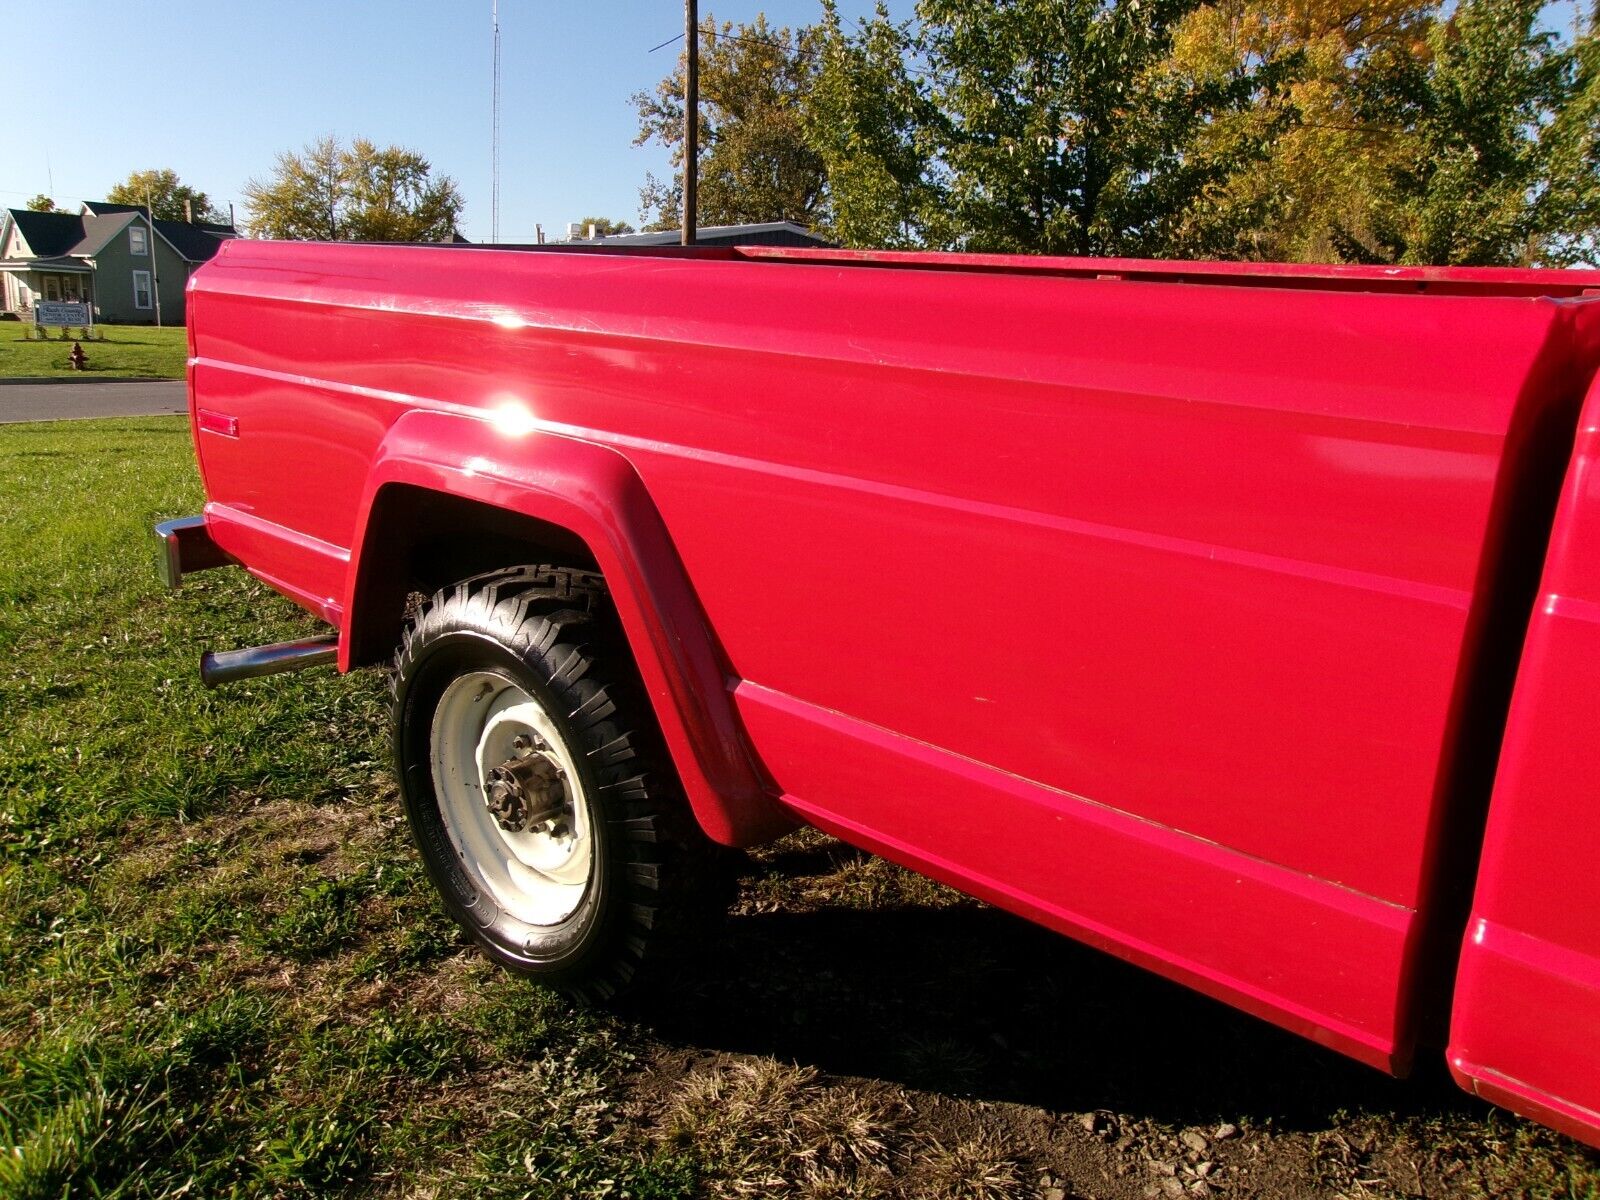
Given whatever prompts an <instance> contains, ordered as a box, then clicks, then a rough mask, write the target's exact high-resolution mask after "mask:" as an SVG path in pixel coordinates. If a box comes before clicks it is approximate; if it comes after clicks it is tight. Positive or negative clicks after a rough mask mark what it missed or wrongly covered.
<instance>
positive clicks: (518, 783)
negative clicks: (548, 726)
mask: <svg viewBox="0 0 1600 1200" xmlns="http://www.w3.org/2000/svg"><path fill="white" fill-rule="evenodd" d="M512 749H513V750H515V751H517V752H518V753H517V754H516V755H515V756H513V757H511V758H508V759H506V761H505V762H503V763H501V764H500V765H499V766H498V767H491V768H490V769H489V772H488V774H487V775H486V776H485V777H484V789H483V802H484V804H485V805H486V806H487V807H488V809H489V813H490V815H491V816H493V817H494V819H495V821H496V822H497V823H498V824H499V826H500V828H501V829H504V830H506V831H507V832H508V833H520V832H522V831H523V830H524V829H527V828H529V827H530V826H533V827H537V826H539V825H543V824H544V823H545V822H547V821H553V820H554V819H555V818H557V817H559V816H560V815H561V813H562V811H563V810H564V809H565V808H566V803H567V789H566V785H565V784H564V783H563V782H562V777H563V775H564V774H565V772H564V771H562V769H561V768H560V767H559V766H557V765H556V764H555V763H554V762H552V761H551V760H550V759H548V758H546V757H545V756H544V755H543V754H540V753H537V752H536V751H535V749H534V747H533V744H532V743H531V742H530V741H529V740H528V739H527V738H525V737H521V736H519V737H518V738H517V739H516V740H515V741H514V742H513V743H512Z"/></svg>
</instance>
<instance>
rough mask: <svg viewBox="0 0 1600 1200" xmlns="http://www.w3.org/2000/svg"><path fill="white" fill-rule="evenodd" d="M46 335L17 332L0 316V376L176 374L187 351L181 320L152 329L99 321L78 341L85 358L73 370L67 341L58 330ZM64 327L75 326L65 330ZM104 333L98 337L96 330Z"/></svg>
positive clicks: (160, 376) (18, 329) (172, 376)
mask: <svg viewBox="0 0 1600 1200" xmlns="http://www.w3.org/2000/svg"><path fill="white" fill-rule="evenodd" d="M48 332H49V334H50V338H49V340H48V341H32V340H28V339H25V338H24V337H23V333H24V327H23V326H22V324H21V323H20V322H16V321H0V380H4V379H47V378H52V377H55V376H60V377H61V378H63V379H78V380H84V379H182V378H183V370H184V363H185V361H186V359H187V358H188V354H189V343H188V335H187V331H186V330H185V329H184V328H183V327H182V326H181V325H178V326H166V327H163V328H161V329H156V328H155V327H153V326H144V325H101V326H99V327H97V328H96V330H95V335H96V336H95V337H93V338H91V339H89V340H87V341H85V342H83V343H82V345H83V352H84V354H85V356H86V357H87V362H86V364H85V367H84V369H83V370H82V371H76V370H73V368H72V365H71V362H70V360H69V357H68V356H69V355H70V354H71V353H72V341H73V339H70V338H69V339H68V340H67V341H60V340H59V338H60V334H61V331H60V330H59V329H51V330H49V331H48ZM70 332H76V331H75V330H74V331H70ZM102 333H103V334H105V340H104V341H101V340H100V337H99V335H100V334H102Z"/></svg>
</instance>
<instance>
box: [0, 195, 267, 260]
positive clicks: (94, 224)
mask: <svg viewBox="0 0 1600 1200" xmlns="http://www.w3.org/2000/svg"><path fill="white" fill-rule="evenodd" d="M83 207H84V211H83V212H82V213H41V212H33V211H31V210H29V209H26V208H12V209H7V210H6V211H7V212H8V213H9V214H10V216H11V219H12V220H13V221H15V222H16V224H17V228H18V229H20V230H21V231H22V237H23V240H24V241H26V242H27V243H28V249H30V250H32V251H33V254H34V257H35V258H40V259H42V258H58V257H61V256H62V255H69V254H70V255H73V256H74V257H76V258H92V257H94V255H96V254H98V253H100V251H102V250H104V249H105V248H106V246H107V245H109V244H110V242H111V239H112V238H114V237H116V236H117V234H119V233H121V232H122V231H123V230H124V229H126V228H127V227H128V226H129V225H131V224H133V223H134V221H136V220H138V219H139V218H140V217H141V216H143V215H144V209H142V208H140V207H138V206H137V205H133V204H107V203H106V202H105V201H103V200H90V201H86V202H85V203H84V206H83ZM155 227H156V232H157V233H159V234H160V235H161V236H162V237H163V238H165V239H166V240H167V243H168V244H169V245H170V246H171V247H172V248H173V249H174V250H176V251H177V252H178V254H179V255H180V256H181V257H183V258H186V259H188V260H189V261H190V262H195V263H202V262H209V261H210V260H211V258H212V257H213V256H214V255H215V254H216V252H217V247H219V246H221V245H222V243H223V242H224V241H225V240H226V239H228V238H230V237H235V236H237V235H236V234H235V232H234V230H233V228H232V227H231V226H228V225H217V224H213V223H211V222H209V221H196V222H194V223H193V224H190V223H188V222H186V221H166V220H163V219H162V218H160V217H157V218H156V221H155Z"/></svg>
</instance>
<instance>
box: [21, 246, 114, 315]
mask: <svg viewBox="0 0 1600 1200" xmlns="http://www.w3.org/2000/svg"><path fill="white" fill-rule="evenodd" d="M0 281H3V287H0V304H3V306H4V307H3V309H0V311H4V312H5V313H7V314H11V315H15V316H16V317H17V318H18V319H19V320H23V321H31V320H33V306H34V305H35V304H36V303H38V302H39V301H41V300H44V301H51V300H84V301H88V302H89V303H90V304H93V303H94V273H93V272H92V271H91V270H90V269H89V268H88V267H87V266H84V265H83V264H81V263H79V262H77V261H75V260H73V259H66V260H61V259H50V260H43V259H38V260H33V261H23V262H7V263H0Z"/></svg>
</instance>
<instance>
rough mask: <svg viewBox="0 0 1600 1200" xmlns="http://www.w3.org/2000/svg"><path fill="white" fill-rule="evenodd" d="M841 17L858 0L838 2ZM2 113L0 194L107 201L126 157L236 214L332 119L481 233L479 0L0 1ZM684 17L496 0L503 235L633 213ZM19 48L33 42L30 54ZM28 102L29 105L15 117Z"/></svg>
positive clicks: (650, 164) (792, 7) (483, 95)
mask: <svg viewBox="0 0 1600 1200" xmlns="http://www.w3.org/2000/svg"><path fill="white" fill-rule="evenodd" d="M700 7H701V19H702V20H705V19H707V14H706V10H707V9H708V8H709V9H711V10H712V11H714V12H715V15H716V16H717V17H718V18H719V19H728V20H735V21H738V20H749V19H751V18H753V17H754V15H755V14H756V13H757V12H760V11H765V12H766V13H767V15H768V18H769V20H771V21H772V22H773V23H774V24H779V25H783V24H795V23H802V22H810V21H814V20H816V18H817V15H818V13H819V12H820V6H819V5H818V4H817V3H816V0H764V2H760V0H752V2H746V3H729V4H726V5H712V4H711V3H710V0H701V2H700ZM839 7H840V10H841V11H842V12H843V13H844V14H845V16H846V17H847V18H848V17H851V16H853V15H855V14H859V13H865V12H866V11H868V10H869V9H870V7H871V5H870V2H868V0H842V2H841V4H840V6H839ZM6 8H7V9H8V12H7V14H6V15H7V28H8V32H9V34H10V36H9V38H8V44H9V45H10V47H11V49H12V53H11V54H10V55H9V56H8V58H7V63H6V71H5V79H6V85H7V86H6V89H5V90H6V93H7V105H6V108H7V112H6V116H5V118H4V119H3V120H0V204H3V205H4V206H6V207H20V206H21V205H22V204H24V203H25V202H26V201H27V199H28V198H29V197H30V196H33V195H34V194H35V193H38V192H43V191H51V188H50V177H51V175H52V174H53V176H54V183H55V186H54V190H53V192H52V194H53V195H54V196H55V197H56V200H57V202H58V203H63V204H73V205H75V204H76V203H77V202H78V201H79V200H82V199H99V198H101V197H102V196H104V194H105V192H106V189H107V188H109V187H111V186H112V185H113V184H115V183H117V182H118V181H119V180H121V179H123V178H125V177H126V176H127V175H128V173H129V172H130V171H133V170H140V169H144V168H149V167H171V168H172V169H173V170H175V171H177V172H178V175H179V176H180V177H181V178H182V179H183V180H184V182H186V183H188V184H190V185H192V186H194V187H197V188H200V189H201V190H202V191H204V192H206V193H207V194H209V195H210V196H211V198H212V200H213V201H214V202H216V203H218V204H220V205H221V207H223V208H224V209H226V208H227V204H228V202H229V201H230V200H231V201H233V202H235V203H236V204H237V205H238V212H239V217H240V219H241V220H243V218H244V204H243V200H242V188H243V186H244V183H245V181H246V180H247V179H249V178H250V177H251V176H252V175H265V174H266V173H267V172H268V171H270V170H271V167H272V163H273V160H274V158H275V156H276V155H277V154H278V152H280V151H282V150H289V149H299V148H300V147H301V146H303V145H304V144H305V143H306V142H309V141H312V140H314V139H316V138H317V137H319V136H321V135H322V134H325V133H332V134H336V135H339V136H341V137H345V138H350V137H369V138H371V139H372V140H374V141H376V142H378V143H380V144H387V143H390V142H398V143H400V144H401V145H404V146H408V147H411V148H412V149H415V150H419V151H421V152H422V153H423V154H425V155H426V156H427V157H428V159H429V160H430V161H431V162H432V163H433V166H434V168H435V169H436V170H438V171H443V172H444V173H445V174H447V175H450V176H452V177H453V178H454V179H455V180H456V181H457V183H458V184H459V185H460V186H461V190H462V192H463V193H464V195H465V196H466V202H467V206H466V214H465V220H464V221H463V226H464V228H463V232H465V233H466V235H467V236H468V237H470V238H472V239H473V240H474V241H477V240H487V239H488V236H489V181H490V170H489V161H490V155H489V148H490V135H489V131H490V123H489V97H490V88H489V63H490V53H489V51H490V39H489V29H490V24H489V10H490V0H433V2H431V3H427V2H421V0H324V2H322V3H317V2H312V0H277V2H270V0H245V2H240V0H234V2H233V3H228V2H226V0H224V2H218V0H212V2H211V3H204V4H200V5H198V6H197V5H178V4H173V3H170V2H166V0H72V3H70V4H68V5H65V6H63V5H57V4H46V3H38V2H34V0H29V2H27V3H13V4H7V5H6ZM682 28H683V6H682V4H681V3H674V2H672V0H665V2H663V0H634V2H633V3H625V2H622V0H591V2H590V3H588V4H582V5H577V4H561V5H556V4H551V3H536V2H535V0H500V30H501V72H502V80H503V82H502V104H501V182H500V207H501V218H500V233H501V238H502V240H505V241H519V240H526V241H532V240H533V236H534V227H535V225H536V224H542V225H543V226H544V229H545V233H546V235H547V236H553V235H559V234H560V233H561V232H562V231H564V229H565V227H566V223H567V222H568V221H576V220H578V219H579V218H580V217H584V216H610V217H617V218H622V219H624V220H627V221H631V222H633V223H635V224H637V223H638V208H639V186H640V184H642V183H643V182H644V176H645V172H646V171H649V170H653V171H655V172H656V173H657V174H658V175H659V174H662V173H664V170H665V166H666V155H665V154H664V153H663V152H662V151H661V150H660V149H659V148H656V147H642V148H635V147H634V146H633V144H632V142H633V136H634V134H635V132H637V129H638V122H637V119H636V117H635V115H634V110H633V106H632V104H630V103H629V97H630V96H631V95H632V94H633V93H634V92H637V91H640V90H642V89H647V88H651V87H654V86H655V84H656V83H657V82H658V81H659V80H660V79H661V78H662V77H663V76H664V75H665V74H666V73H667V72H668V71H669V70H670V69H671V67H672V64H673V60H674V55H675V54H676V53H677V47H676V46H669V47H667V48H666V49H663V50H658V51H656V52H655V53H654V54H650V53H647V51H648V50H649V48H650V47H651V46H654V45H656V44H657V43H658V42H661V41H663V40H665V39H666V38H669V37H671V36H672V35H673V34H674V33H677V32H678V31H679V30H681V29H682ZM24 48H31V52H27V51H25V50H24ZM24 113H32V114H34V115H33V116H31V117H28V118H26V119H23V117H22V114H24Z"/></svg>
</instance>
